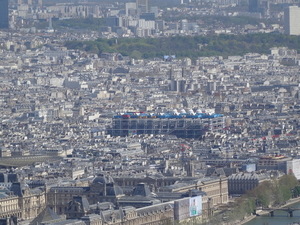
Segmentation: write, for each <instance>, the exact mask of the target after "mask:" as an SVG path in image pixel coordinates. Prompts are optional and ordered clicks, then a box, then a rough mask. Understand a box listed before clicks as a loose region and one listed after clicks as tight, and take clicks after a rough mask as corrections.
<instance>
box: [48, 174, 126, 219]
mask: <svg viewBox="0 0 300 225" xmlns="http://www.w3.org/2000/svg"><path fill="white" fill-rule="evenodd" d="M74 196H86V198H87V200H88V202H89V203H90V204H95V203H97V202H112V203H113V204H115V205H116V204H117V202H118V199H120V198H121V197H123V196H124V193H123V190H122V189H121V188H120V187H119V186H118V185H116V184H115V183H114V180H113V179H112V177H110V176H104V175H99V176H98V177H96V178H95V179H94V180H93V181H92V183H91V184H90V185H89V186H88V187H78V186H76V187H74V186H55V187H50V188H48V190H47V205H48V206H49V207H50V208H51V209H53V211H54V212H56V213H58V214H64V213H65V212H66V210H67V208H68V206H69V202H70V201H72V200H73V197H74Z"/></svg>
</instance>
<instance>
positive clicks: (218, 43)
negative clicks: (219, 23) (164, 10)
mask: <svg viewBox="0 0 300 225" xmlns="http://www.w3.org/2000/svg"><path fill="white" fill-rule="evenodd" d="M65 46H66V47H68V48H69V49H80V50H84V51H87V52H90V53H95V54H101V53H103V52H109V53H113V52H115V53H121V54H122V55H124V56H130V55H131V54H132V53H133V51H138V54H137V53H136V52H135V54H134V55H140V56H141V58H145V59H151V58H154V57H162V56H163V55H169V54H171V55H176V56H177V58H183V57H189V58H192V59H196V58H197V57H203V56H223V57H227V56H231V55H244V54H246V53H249V52H253V53H260V54H268V53H269V49H270V48H272V47H288V48H290V49H296V50H298V51H300V36H287V35H283V34H262V33H258V34H247V35H226V34H221V35H212V36H194V37H191V36H187V37H185V36H175V37H168V38H130V39H125V38H122V39H117V40H116V39H103V38H99V39H97V40H96V41H68V42H66V43H65Z"/></svg>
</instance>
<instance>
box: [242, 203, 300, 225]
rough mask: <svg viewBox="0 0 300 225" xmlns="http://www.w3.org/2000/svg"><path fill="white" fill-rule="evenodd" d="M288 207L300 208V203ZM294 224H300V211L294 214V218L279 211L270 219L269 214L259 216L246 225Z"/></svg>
mask: <svg viewBox="0 0 300 225" xmlns="http://www.w3.org/2000/svg"><path fill="white" fill-rule="evenodd" d="M287 207H295V208H300V202H297V203H294V204H291V205H289V206H287ZM293 222H298V223H299V224H300V210H296V211H294V212H293V217H287V212H285V211H280V210H277V211H275V212H274V217H269V215H268V214H266V215H262V216H257V217H256V218H255V219H253V220H251V221H249V222H248V223H245V225H287V224H292V223H293Z"/></svg>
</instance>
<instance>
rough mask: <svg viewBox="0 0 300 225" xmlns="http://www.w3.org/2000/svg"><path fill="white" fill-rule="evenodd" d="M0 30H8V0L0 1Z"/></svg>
mask: <svg viewBox="0 0 300 225" xmlns="http://www.w3.org/2000/svg"><path fill="white" fill-rule="evenodd" d="M0 29H8V0H0Z"/></svg>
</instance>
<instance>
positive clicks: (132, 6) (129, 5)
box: [125, 2, 136, 16]
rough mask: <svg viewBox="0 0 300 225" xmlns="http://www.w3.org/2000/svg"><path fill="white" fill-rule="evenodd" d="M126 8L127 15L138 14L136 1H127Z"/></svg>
mask: <svg viewBox="0 0 300 225" xmlns="http://www.w3.org/2000/svg"><path fill="white" fill-rule="evenodd" d="M125 10H126V16H129V15H132V14H136V3H135V2H127V3H126V4H125ZM132 12H133V13H132Z"/></svg>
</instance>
